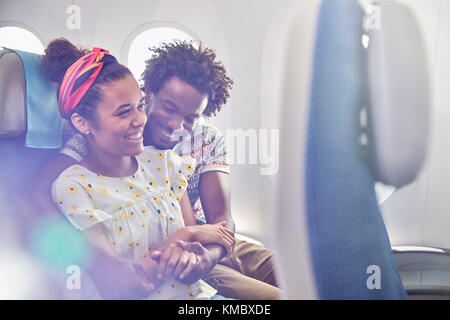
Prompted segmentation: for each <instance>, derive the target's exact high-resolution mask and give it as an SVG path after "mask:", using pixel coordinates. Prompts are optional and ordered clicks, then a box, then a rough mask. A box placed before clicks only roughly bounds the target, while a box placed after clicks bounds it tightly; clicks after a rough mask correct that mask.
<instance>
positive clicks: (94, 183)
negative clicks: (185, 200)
mask: <svg viewBox="0 0 450 320" xmlns="http://www.w3.org/2000/svg"><path fill="white" fill-rule="evenodd" d="M136 159H137V162H138V170H137V171H136V173H135V174H133V175H131V176H128V177H121V178H114V177H106V176H101V175H98V174H96V173H94V172H92V171H90V170H88V169H86V168H84V167H83V166H81V165H73V166H71V167H69V168H68V169H66V170H65V171H63V172H62V173H61V175H60V176H59V177H58V178H57V179H56V181H55V182H54V184H53V188H52V197H53V200H54V201H55V203H56V205H57V206H58V207H59V209H60V210H61V211H62V212H63V214H64V215H65V216H66V217H67V219H68V220H69V221H70V222H71V223H72V224H73V225H74V227H75V228H77V229H79V230H81V231H84V230H86V229H88V228H90V227H92V226H94V225H95V224H97V223H102V224H103V226H104V230H105V232H106V235H107V237H108V239H109V241H110V242H111V245H112V247H113V248H114V249H115V252H116V254H117V255H118V256H121V257H124V258H127V259H130V260H133V261H138V260H139V259H140V258H142V257H144V256H146V255H147V254H148V253H149V251H150V250H153V249H156V248H158V247H160V246H161V245H162V244H163V243H164V242H165V240H167V238H168V237H169V236H170V235H172V234H173V233H175V231H176V230H178V229H179V228H182V227H184V221H183V216H182V213H181V208H180V204H179V202H180V200H181V197H182V195H183V193H184V192H185V190H186V188H187V180H188V179H189V178H190V177H191V175H192V174H193V172H194V169H195V160H194V159H192V158H190V157H183V158H182V157H179V156H177V155H176V154H174V152H173V151H172V150H157V149H155V148H153V147H151V146H149V147H145V149H144V152H143V153H142V154H140V155H139V156H137V157H136ZM215 293H216V291H215V290H214V289H213V288H212V287H210V286H209V285H208V284H206V283H205V282H204V281H202V280H199V281H197V282H195V283H194V284H192V285H190V286H187V285H185V284H183V283H181V282H178V281H166V282H164V283H163V284H161V286H159V287H158V288H157V289H156V290H155V291H154V292H153V294H152V295H151V296H150V297H148V298H149V299H209V298H210V297H212V296H213V295H214V294H215Z"/></svg>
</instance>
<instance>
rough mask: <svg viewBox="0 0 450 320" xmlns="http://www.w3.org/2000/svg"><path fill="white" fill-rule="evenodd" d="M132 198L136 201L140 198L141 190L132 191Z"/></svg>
mask: <svg viewBox="0 0 450 320" xmlns="http://www.w3.org/2000/svg"><path fill="white" fill-rule="evenodd" d="M133 198H134V200H136V201H140V200H142V192H140V191H138V190H135V191H133Z"/></svg>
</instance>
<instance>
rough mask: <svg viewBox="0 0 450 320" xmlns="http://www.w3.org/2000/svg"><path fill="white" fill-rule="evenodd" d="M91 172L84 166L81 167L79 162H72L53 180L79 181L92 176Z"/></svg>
mask: <svg viewBox="0 0 450 320" xmlns="http://www.w3.org/2000/svg"><path fill="white" fill-rule="evenodd" d="M92 175H93V173H92V172H91V171H89V170H87V169H86V168H85V167H83V166H82V165H80V164H74V165H72V166H70V167H68V168H67V169H65V170H64V171H63V172H61V173H60V174H59V176H58V177H57V178H56V179H55V182H57V181H68V180H70V181H80V180H85V179H89V177H90V176H92Z"/></svg>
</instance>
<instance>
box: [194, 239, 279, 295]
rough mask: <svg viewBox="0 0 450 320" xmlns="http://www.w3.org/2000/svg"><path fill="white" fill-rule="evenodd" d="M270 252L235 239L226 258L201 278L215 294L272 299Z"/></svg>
mask: <svg viewBox="0 0 450 320" xmlns="http://www.w3.org/2000/svg"><path fill="white" fill-rule="evenodd" d="M273 255H274V252H273V251H272V250H270V249H267V248H264V247H262V246H259V245H256V244H253V243H250V242H246V241H243V240H237V242H236V245H235V248H234V251H233V253H232V255H231V256H230V257H226V258H223V259H222V260H220V262H219V263H218V264H217V265H216V266H215V267H214V268H213V269H212V270H211V272H210V273H209V274H208V275H207V276H206V277H204V278H203V280H204V281H206V282H207V283H208V284H209V285H210V286H212V287H214V288H215V289H216V290H217V291H218V294H220V295H222V296H224V297H227V298H233V299H239V300H276V299H280V297H281V290H280V289H278V288H277V287H276V285H277V284H276V280H275V274H274V273H275V271H274V263H273Z"/></svg>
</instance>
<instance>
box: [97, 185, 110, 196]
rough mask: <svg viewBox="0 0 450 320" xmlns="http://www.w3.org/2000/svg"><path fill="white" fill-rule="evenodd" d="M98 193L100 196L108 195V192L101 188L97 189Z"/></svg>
mask: <svg viewBox="0 0 450 320" xmlns="http://www.w3.org/2000/svg"><path fill="white" fill-rule="evenodd" d="M97 190H98V192H100V193H101V194H102V195H104V196H107V195H108V194H109V191H108V190H107V189H105V188H102V187H97Z"/></svg>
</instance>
